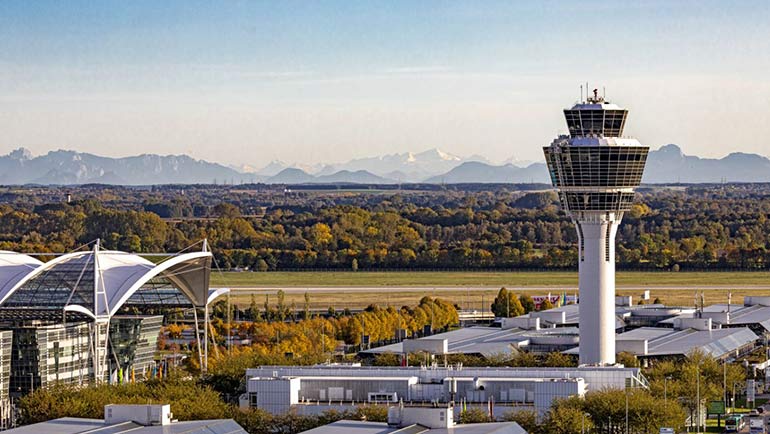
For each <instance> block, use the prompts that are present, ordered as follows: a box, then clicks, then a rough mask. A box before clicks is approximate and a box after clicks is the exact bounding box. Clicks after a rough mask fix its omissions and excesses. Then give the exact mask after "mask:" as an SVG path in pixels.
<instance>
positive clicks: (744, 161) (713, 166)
mask: <svg viewBox="0 0 770 434" xmlns="http://www.w3.org/2000/svg"><path fill="white" fill-rule="evenodd" d="M242 182H249V183H254V182H261V183H267V184H308V183H319V184H321V183H323V184H396V183H433V184H439V183H443V184H456V183H549V182H550V181H549V176H548V170H547V168H546V166H545V164H544V163H531V164H522V163H518V162H517V164H513V163H509V162H508V163H505V164H502V165H495V164H492V163H490V162H489V161H487V160H486V159H485V158H484V157H480V156H472V157H466V158H463V157H459V156H456V155H452V154H449V153H446V152H443V151H441V150H439V149H430V150H428V151H424V152H420V153H412V152H405V153H400V154H390V155H383V156H379V157H368V158H358V159H353V160H350V161H348V162H346V163H340V164H327V165H320V164H319V165H313V166H299V165H289V164H286V163H283V162H280V161H273V162H271V163H270V164H268V165H267V166H265V167H263V168H261V169H257V170H255V169H253V168H248V167H245V166H244V167H233V166H229V167H228V166H224V165H222V164H217V163H211V162H207V161H203V160H196V159H194V158H192V157H189V156H187V155H165V156H162V155H155V154H143V155H138V156H132V157H123V158H111V157H102V156H98V155H94V154H89V153H82V152H75V151H68V150H58V151H51V152H48V153H47V154H45V155H40V156H33V155H32V154H31V153H30V152H29V151H28V150H26V149H24V148H19V149H16V150H15V151H13V152H11V153H9V154H7V155H4V156H0V184H6V185H8V184H59V185H74V184H89V183H98V184H122V185H151V184H209V183H242ZM643 182H645V183H650V184H655V183H719V182H770V159H768V158H767V157H764V156H761V155H757V154H746V153H732V154H729V155H727V156H726V157H724V158H720V159H711V158H700V157H697V156H690V155H685V154H684V153H683V152H682V150H681V149H680V148H679V147H678V146H677V145H671V144H670V145H665V146H663V147H661V148H660V149H658V150H655V151H650V154H649V156H648V159H647V167H646V169H645V173H644V178H643Z"/></svg>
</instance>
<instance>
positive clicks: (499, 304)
mask: <svg viewBox="0 0 770 434" xmlns="http://www.w3.org/2000/svg"><path fill="white" fill-rule="evenodd" d="M492 312H493V313H494V314H495V316H496V317H504V318H510V317H515V316H519V315H523V314H524V307H522V305H521V303H520V302H519V299H518V298H517V297H516V294H514V293H512V292H509V291H508V289H506V288H500V291H498V292H497V297H495V299H494V301H493V302H492Z"/></svg>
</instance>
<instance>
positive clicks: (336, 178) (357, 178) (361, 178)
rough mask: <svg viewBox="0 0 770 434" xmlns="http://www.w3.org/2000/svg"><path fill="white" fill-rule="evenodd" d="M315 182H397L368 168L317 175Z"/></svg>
mask: <svg viewBox="0 0 770 434" xmlns="http://www.w3.org/2000/svg"><path fill="white" fill-rule="evenodd" d="M314 182H320V183H352V184H395V181H394V180H392V179H387V178H383V177H381V176H377V175H375V174H373V173H370V172H367V171H366V170H356V171H355V172H351V171H349V170H340V171H339V172H336V173H332V174H331V175H323V176H317V177H316V178H315V180H314Z"/></svg>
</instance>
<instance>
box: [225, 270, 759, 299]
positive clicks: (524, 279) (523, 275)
mask: <svg viewBox="0 0 770 434" xmlns="http://www.w3.org/2000/svg"><path fill="white" fill-rule="evenodd" d="M211 280H212V285H214V286H230V287H265V286H275V287H306V286H312V287H324V286H328V287H337V286H352V287H355V286H364V287H372V286H425V287H428V288H433V287H440V286H452V287H457V286H460V287H461V286H472V287H480V286H510V287H547V286H552V287H556V288H558V287H564V286H570V287H572V286H577V272H576V271H556V272H531V271H529V272H471V271H445V272H435V271H426V272H421V271H415V272H404V271H393V272H367V271H359V272H267V273H255V272H243V273H235V272H227V273H216V272H215V273H212V276H211ZM617 285H618V286H734V287H741V286H770V272H678V273H674V272H619V273H618V274H617ZM769 295H770V294H769Z"/></svg>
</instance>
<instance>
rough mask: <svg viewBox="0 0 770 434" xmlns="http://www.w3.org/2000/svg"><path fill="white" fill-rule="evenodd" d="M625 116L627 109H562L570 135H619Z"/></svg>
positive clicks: (621, 133) (621, 131)
mask: <svg viewBox="0 0 770 434" xmlns="http://www.w3.org/2000/svg"><path fill="white" fill-rule="evenodd" d="M626 116H628V110H602V109H596V110H585V109H579V110H564V118H565V119H566V120H567V127H568V128H569V134H570V136H572V137H580V136H582V137H585V136H590V135H597V136H604V137H620V136H622V135H623V128H624V127H625V124H626Z"/></svg>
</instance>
